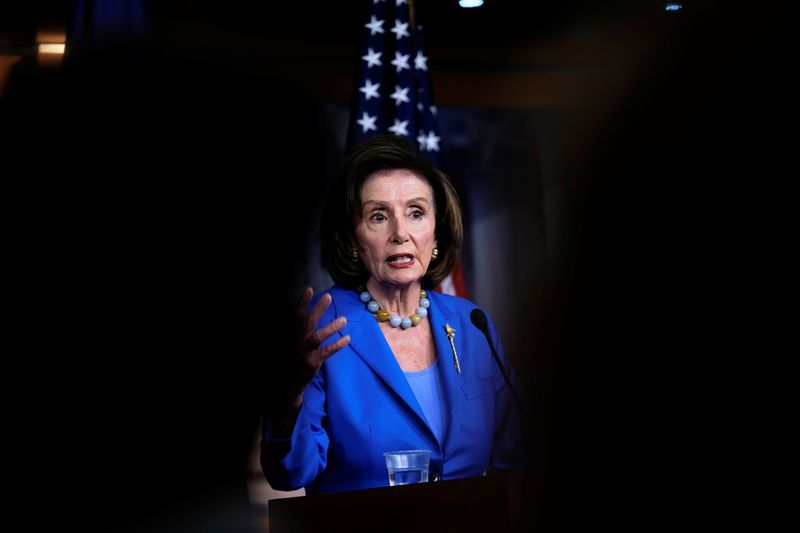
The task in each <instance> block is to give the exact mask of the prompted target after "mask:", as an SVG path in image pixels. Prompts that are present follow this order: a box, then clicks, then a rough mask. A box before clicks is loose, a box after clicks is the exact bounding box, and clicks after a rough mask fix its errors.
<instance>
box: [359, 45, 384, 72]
mask: <svg viewBox="0 0 800 533" xmlns="http://www.w3.org/2000/svg"><path fill="white" fill-rule="evenodd" d="M381 55H383V52H376V51H375V50H373V49H372V48H370V49H368V50H367V53H366V55H363V56H361V59H363V60H364V61H366V62H367V68H370V67H379V66H381Z"/></svg>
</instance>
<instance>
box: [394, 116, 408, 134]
mask: <svg viewBox="0 0 800 533" xmlns="http://www.w3.org/2000/svg"><path fill="white" fill-rule="evenodd" d="M389 131H391V132H392V133H394V134H395V135H408V121H407V120H403V121H400V120H397V119H394V125H393V126H391V127H390V128H389Z"/></svg>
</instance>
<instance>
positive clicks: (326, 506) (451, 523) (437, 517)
mask: <svg viewBox="0 0 800 533" xmlns="http://www.w3.org/2000/svg"><path fill="white" fill-rule="evenodd" d="M522 504H523V479H522V477H521V476H520V475H518V474H511V475H492V476H485V477H478V478H465V479H453V480H448V481H438V482H435V483H420V484H416V485H402V486H397V487H381V488H377V489H367V490H356V491H350V492H339V493H335V494H322V495H314V496H300V497H296V498H283V499H278V500H271V501H270V502H269V531H270V533H295V532H300V531H348V532H353V531H357V532H361V531H364V532H366V531H369V532H381V533H387V532H397V533H399V532H415V533H416V532H428V531H430V532H434V531H435V532H436V533H442V532H456V531H458V532H463V531H488V532H491V533H504V532H517V531H522V530H523V529H522V527H523V520H522V516H521V513H522V512H523V509H522Z"/></svg>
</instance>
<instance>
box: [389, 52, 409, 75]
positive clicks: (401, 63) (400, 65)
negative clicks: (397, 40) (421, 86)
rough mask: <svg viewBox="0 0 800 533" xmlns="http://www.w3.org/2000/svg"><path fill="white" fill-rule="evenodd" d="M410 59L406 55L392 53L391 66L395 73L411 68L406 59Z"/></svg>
mask: <svg viewBox="0 0 800 533" xmlns="http://www.w3.org/2000/svg"><path fill="white" fill-rule="evenodd" d="M409 57H411V56H409V55H408V54H401V53H400V52H395V53H394V59H393V60H392V65H394V66H395V67H397V72H400V71H401V70H403V69H404V68H407V69H410V68H411V67H410V66H409V64H408V58H409Z"/></svg>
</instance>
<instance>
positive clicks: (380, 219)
mask: <svg viewBox="0 0 800 533" xmlns="http://www.w3.org/2000/svg"><path fill="white" fill-rule="evenodd" d="M369 219H370V220H371V221H373V222H383V221H384V220H386V217H385V216H384V214H383V213H373V214H372V216H371V217H369Z"/></svg>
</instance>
